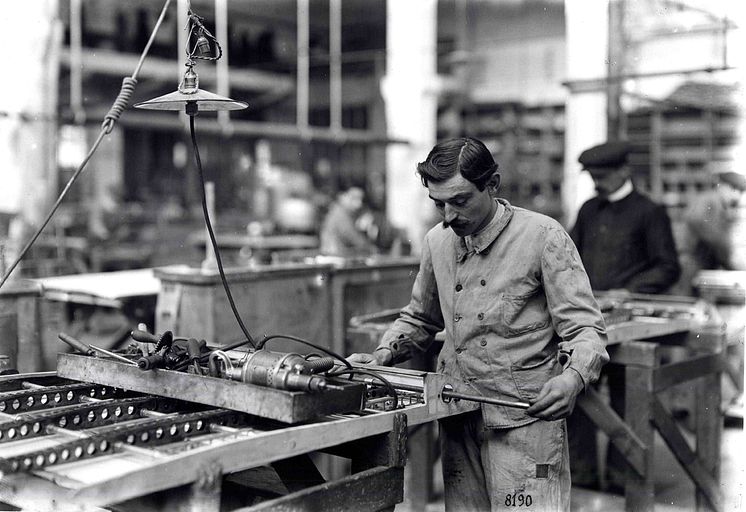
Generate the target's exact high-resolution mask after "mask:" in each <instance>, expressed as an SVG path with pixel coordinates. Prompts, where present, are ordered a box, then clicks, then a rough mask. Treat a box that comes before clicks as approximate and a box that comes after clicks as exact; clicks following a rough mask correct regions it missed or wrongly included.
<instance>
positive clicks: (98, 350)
mask: <svg viewBox="0 0 746 512" xmlns="http://www.w3.org/2000/svg"><path fill="white" fill-rule="evenodd" d="M88 346H89V347H91V349H93V350H95V351H96V352H101V353H102V354H105V355H107V356H109V357H113V358H114V359H119V360H120V361H122V362H125V363H127V364H130V365H132V366H137V363H136V362H134V361H132V360H131V359H127V358H126V357H124V356H120V355H119V354H115V353H114V352H110V351H108V350H106V349H103V348H100V347H96V346H94V345H91V344H89V345H88Z"/></svg>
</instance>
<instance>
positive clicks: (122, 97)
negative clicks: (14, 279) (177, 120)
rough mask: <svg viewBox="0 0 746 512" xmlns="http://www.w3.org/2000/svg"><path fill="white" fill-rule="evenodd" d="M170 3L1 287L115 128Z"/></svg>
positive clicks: (1, 282)
mask: <svg viewBox="0 0 746 512" xmlns="http://www.w3.org/2000/svg"><path fill="white" fill-rule="evenodd" d="M170 3H171V0H166V2H165V3H164V4H163V9H162V10H161V14H160V16H159V17H158V21H156V24H155V27H153V31H152V32H151V33H150V39H148V42H147V44H146V45H145V48H144V49H143V51H142V53H141V55H140V60H139V61H138V63H137V66H135V70H134V71H133V72H132V75H131V76H129V77H125V78H124V79H123V80H122V86H121V88H120V90H119V94H118V95H117V97H116V99H115V100H114V103H113V104H112V106H111V109H110V110H109V112H107V114H106V116H104V121H103V123H101V132H100V133H99V134H98V137H96V140H95V141H94V143H93V145H92V146H91V149H89V150H88V153H87V154H86V156H85V158H84V159H83V161H82V162H81V163H80V165H79V166H78V169H77V170H76V171H75V172H74V173H73V175H72V176H71V177H70V179H69V180H68V181H67V183H66V184H65V187H64V188H63V189H62V192H60V194H59V196H58V197H57V200H56V201H55V202H54V204H53V205H52V208H51V209H50V210H49V213H48V214H47V216H46V217H45V219H44V221H43V222H42V224H41V225H40V226H39V227H38V228H37V230H36V232H35V233H34V235H33V236H32V237H31V239H30V240H29V241H28V243H26V245H25V246H24V248H23V249H22V250H21V252H20V253H19V254H18V256H16V259H15V260H14V261H13V263H11V265H10V266H9V267H8V270H7V271H6V272H5V275H4V276H3V278H2V281H0V288H2V287H3V285H4V284H5V282H6V281H7V280H8V278H9V277H10V275H11V274H12V273H13V270H15V268H16V267H17V266H18V264H19V263H20V262H21V260H23V258H24V257H26V254H27V253H28V251H29V250H30V249H31V246H32V245H34V243H35V242H36V240H37V238H39V236H40V235H41V233H42V232H43V231H44V228H46V227H47V224H49V221H50V220H52V217H53V216H54V214H55V213H56V212H57V210H58V209H59V207H60V205H61V204H62V200H63V199H64V198H65V196H66V195H67V192H68V191H69V190H70V188H71V187H72V186H73V184H74V183H75V181H76V180H77V179H78V177H79V176H80V175H81V174H82V173H83V170H84V169H85V166H86V165H87V164H88V161H89V160H90V159H91V157H92V156H93V154H94V153H95V152H96V150H97V149H98V147H99V145H100V144H101V141H103V140H104V136H106V135H108V134H110V133H111V131H112V130H113V129H114V125H115V124H116V122H117V121H118V120H119V117H120V116H121V114H122V112H123V111H124V109H125V108H126V107H127V104H128V103H129V100H130V98H131V97H132V93H133V92H134V90H135V85H136V84H137V75H139V74H140V69H141V68H142V65H143V62H144V61H145V56H146V55H147V54H148V52H149V51H150V47H151V46H152V44H153V41H154V40H155V36H156V34H157V33H158V29H159V28H160V26H161V24H162V23H163V19H164V18H165V16H166V10H167V9H168V6H169V4H170Z"/></svg>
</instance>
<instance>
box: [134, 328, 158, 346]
mask: <svg viewBox="0 0 746 512" xmlns="http://www.w3.org/2000/svg"><path fill="white" fill-rule="evenodd" d="M130 336H132V339H133V340H135V341H139V342H140V343H158V339H159V338H158V336H156V335H155V334H150V333H149V332H148V331H143V330H141V329H135V330H133V331H132V332H131V333H130Z"/></svg>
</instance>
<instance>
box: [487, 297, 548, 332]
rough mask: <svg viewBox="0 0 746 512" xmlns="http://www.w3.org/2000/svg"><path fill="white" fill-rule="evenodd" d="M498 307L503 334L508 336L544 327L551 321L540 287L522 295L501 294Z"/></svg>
mask: <svg viewBox="0 0 746 512" xmlns="http://www.w3.org/2000/svg"><path fill="white" fill-rule="evenodd" d="M500 308H501V318H502V323H503V326H504V329H505V336H506V337H508V338H512V337H515V336H520V335H521V334H526V333H529V332H533V331H538V330H539V329H544V328H546V327H548V326H549V324H550V323H551V319H550V317H549V312H548V310H547V303H546V299H545V298H544V295H543V293H541V289H537V290H534V291H533V292H531V293H527V294H524V295H507V294H503V296H502V300H501V301H500Z"/></svg>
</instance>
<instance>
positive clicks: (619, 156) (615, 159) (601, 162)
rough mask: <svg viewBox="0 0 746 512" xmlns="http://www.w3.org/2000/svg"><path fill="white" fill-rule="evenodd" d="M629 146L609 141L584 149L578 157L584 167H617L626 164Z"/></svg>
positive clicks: (624, 143) (621, 142) (625, 143)
mask: <svg viewBox="0 0 746 512" xmlns="http://www.w3.org/2000/svg"><path fill="white" fill-rule="evenodd" d="M629 152H630V145H629V143H627V142H624V141H609V142H604V143H603V144H599V145H598V146H593V147H592V148H590V149H586V150H585V151H583V152H582V153H580V156H579V157H578V162H580V164H581V165H582V166H583V167H584V168H587V167H609V168H613V167H619V166H621V165H624V164H625V163H627V155H628V154H629Z"/></svg>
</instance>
